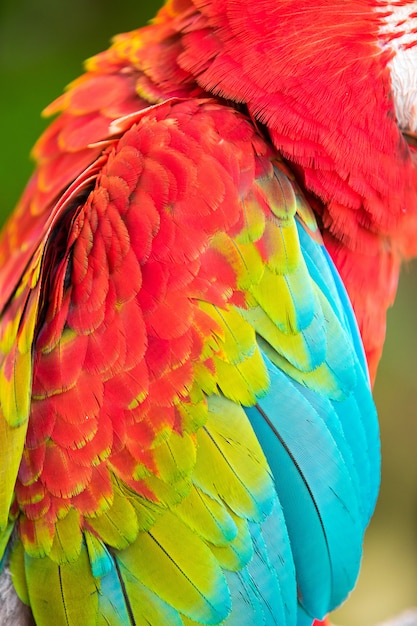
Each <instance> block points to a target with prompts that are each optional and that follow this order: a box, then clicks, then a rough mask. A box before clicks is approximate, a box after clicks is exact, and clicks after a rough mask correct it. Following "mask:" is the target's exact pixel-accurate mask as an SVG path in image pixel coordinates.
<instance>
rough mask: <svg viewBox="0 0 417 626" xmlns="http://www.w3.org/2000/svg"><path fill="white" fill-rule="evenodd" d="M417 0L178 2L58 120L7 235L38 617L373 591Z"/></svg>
mask: <svg viewBox="0 0 417 626" xmlns="http://www.w3.org/2000/svg"><path fill="white" fill-rule="evenodd" d="M412 4H413V3H412V2H410V3H397V4H395V3H394V4H393V6H392V7H391V5H389V6H388V5H387V6H385V4H384V3H380V2H376V1H371V0H368V1H364V0H362V1H354V2H351V3H349V6H348V7H347V6H345V3H341V2H338V1H336V0H335V1H334V2H332V3H331V4H330V5H329V3H327V2H324V1H323V2H317V3H315V5H314V7H313V8H312V6H311V3H309V2H306V3H303V4H302V5H300V3H295V2H293V1H290V0H283V1H281V2H277V1H276V0H264V1H258V2H254V3H250V2H246V1H244V2H239V3H236V2H233V1H232V0H211V1H208V0H205V1H204V2H203V1H202V0H193V1H191V0H173V1H170V2H168V3H167V4H166V5H165V7H164V8H163V9H162V10H161V11H160V13H159V14H158V16H157V18H156V19H155V21H154V23H153V24H152V25H150V26H148V27H147V28H144V29H140V30H138V31H133V32H132V33H127V34H125V35H121V36H119V37H117V38H116V40H115V42H114V44H113V45H112V47H111V48H110V49H109V50H108V51H106V52H104V53H102V54H100V55H98V56H96V57H94V58H93V59H91V60H90V61H89V62H88V64H87V72H86V74H85V75H84V76H82V77H81V78H80V79H78V80H77V81H75V82H74V83H73V84H72V85H71V87H70V89H69V90H68V91H67V92H66V93H65V94H64V95H63V96H62V97H61V98H59V99H58V100H57V101H56V102H55V103H54V104H53V105H51V107H49V109H48V113H50V114H54V113H60V115H59V116H58V117H57V118H56V119H55V121H54V122H53V123H52V124H51V126H50V127H49V129H48V130H47V131H46V133H45V134H44V135H43V136H42V137H41V139H40V140H39V142H38V144H37V146H36V147H35V156H36V159H37V169H36V171H35V173H34V175H33V177H32V179H31V181H30V182H29V185H28V187H27V189H26V191H25V193H24V195H23V197H22V200H21V202H20V204H19V206H18V208H17V210H16V212H15V213H14V215H13V216H12V218H11V219H10V221H9V222H8V224H7V226H6V228H5V230H4V232H3V237H2V239H1V242H0V263H1V274H0V281H1V284H0V309H1V325H0V350H1V369H0V404H1V415H0V437H1V449H2V450H4V451H5V452H4V453H3V455H2V457H1V466H0V468H1V469H0V472H1V490H0V529H1V531H2V535H1V539H0V546H1V547H2V552H3V554H4V562H5V563H6V562H9V563H10V568H11V572H12V576H13V581H14V584H15V588H16V591H17V593H18V595H19V597H20V598H21V599H22V600H23V602H25V603H27V604H28V605H30V607H31V610H32V612H33V615H34V619H35V621H36V623H37V624H41V625H42V624H48V623H50V620H51V615H53V619H54V623H57V624H72V625H74V626H78V625H81V624H83V625H84V624H87V625H89V624H114V625H118V624H120V625H123V626H124V625H127V624H142V623H143V624H145V623H148V624H152V625H155V626H157V625H159V624H173V625H174V624H195V623H200V624H201V623H202V624H223V623H224V624H228V625H229V626H231V625H233V624H239V625H240V624H242V625H243V624H246V623H247V624H249V623H251V624H252V623H256V624H262V623H263V624H266V625H269V624H279V625H281V626H285V625H288V626H290V625H294V626H295V625H296V624H297V625H299V626H303V625H304V624H305V625H306V626H307V625H308V626H310V625H311V623H312V622H313V620H314V618H322V617H323V616H324V615H326V613H327V612H328V611H329V610H331V609H332V608H334V607H335V606H337V605H338V604H340V603H341V602H342V601H343V599H344V598H345V597H346V595H347V593H348V592H349V591H350V590H351V589H352V587H353V586H354V583H355V580H356V577H357V573H358V568H359V564H360V558H361V546H362V540H363V534H364V531H365V529H366V526H367V524H368V522H369V519H370V516H371V515H372V512H373V508H374V505H375V500H376V496H377V491H378V485H379V441H378V426H377V420H376V413H375V408H374V405H373V402H372V397H371V391H370V381H369V377H368V371H367V362H366V359H365V352H366V356H367V361H368V365H369V367H370V370H371V376H372V378H373V376H374V374H375V370H376V365H377V361H378V358H379V356H380V352H381V348H382V343H383V336H384V327H385V326H384V324H385V312H386V308H387V306H388V305H389V304H390V303H391V301H392V299H393V296H394V293H395V287H396V281H397V277H398V269H399V264H400V261H401V259H402V258H403V257H404V256H406V255H407V254H412V253H413V252H414V250H413V245H415V243H414V242H413V241H412V238H411V237H410V231H411V229H412V227H413V226H414V223H415V213H414V214H413V208H414V198H415V193H416V178H415V160H414V159H415V157H414V152H413V146H412V145H409V144H408V143H407V142H406V141H405V140H404V138H403V135H402V132H401V129H400V128H399V126H398V124H397V120H396V117H397V119H398V120H399V121H400V123H401V124H402V126H404V128H403V130H404V131H407V132H409V133H410V132H411V133H412V132H413V131H415V128H414V126H413V124H415V118H414V117H412V115H413V114H412V110H413V109H412V106H411V118H409V117H407V111H409V109H410V104H409V103H405V104H404V105H402V104H401V102H400V101H399V99H398V98H396V100H395V102H394V95H396V94H397V91H396V88H395V85H394V86H393V77H395V76H396V72H397V69H396V67H395V65H394V61H395V59H396V58H397V57H398V56H400V55H401V54H402V53H403V50H407V51H408V50H411V51H412V52H413V50H415V48H413V46H412V45H411V43H410V41H411V42H412V43H413V44H414V42H415V39H416V34H415V31H416V25H415V22H416V16H415V15H414V14H413V13H412ZM398 7H399V8H398ZM404 7H406V8H405V10H406V11H408V13H407V14H406V18H407V21H406V22H405V25H404V24H400V26H399V25H398V24H397V23H396V22H395V19H397V20H398V22H401V20H402V19H403V14H402V13H401V15H399V16H397V13H396V11H397V10H399V11H400V12H401V11H404ZM301 9H302V10H301ZM311 11H313V14H312V15H311ZM341 11H342V13H340V12H341ZM341 15H342V16H343V17H341ZM358 15H360V19H359V18H358ZM312 18H314V19H312ZM353 18H355V19H353ZM356 18H358V19H356ZM400 18H401V19H400ZM321 25H322V27H320V26H321ZM324 26H325V28H324ZM398 28H402V29H403V30H404V33H402V35H401V37H402V38H401V37H400V42H402V46H403V47H402V48H401V47H398V48H396V47H395V46H397V41H398V37H397V36H396V35H398ZM318 33H325V42H323V41H322V39H323V37H318ZM393 42H395V44H394V43H393ZM405 54H406V55H407V54H408V52H406V53H405ZM358 77H360V78H361V79H360V80H359V78H358ZM413 102H415V101H413V100H412V101H411V105H413ZM395 106H396V107H397V108H395ZM414 115H415V114H414ZM404 120H405V121H404ZM410 142H412V139H410ZM414 212H415V209H414ZM332 259H333V260H332ZM365 286H366V290H365V288H364V287H365ZM345 288H346V289H347V292H348V294H349V297H350V299H351V301H352V303H353V306H354V309H355V314H356V318H357V320H358V323H359V328H360V331H361V333H360V334H359V332H358V328H357V323H356V319H355V316H354V313H353V309H352V307H351V304H350V301H349V298H348V295H347V293H346V291H345ZM362 341H363V344H364V348H365V352H364V350H363V348H362Z"/></svg>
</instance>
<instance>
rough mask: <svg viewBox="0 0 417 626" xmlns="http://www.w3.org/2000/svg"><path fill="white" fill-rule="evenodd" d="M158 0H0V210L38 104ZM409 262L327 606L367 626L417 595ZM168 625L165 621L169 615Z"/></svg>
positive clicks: (40, 124)
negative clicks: (375, 486)
mask: <svg viewBox="0 0 417 626" xmlns="http://www.w3.org/2000/svg"><path fill="white" fill-rule="evenodd" d="M161 3H162V2H161V1H159V2H157V1H155V0H148V1H147V2H144V1H143V0H142V1H140V0H137V1H136V2H133V1H132V0H119V1H118V2H113V1H112V0H71V2H68V1H66V0H61V1H58V2H57V1H56V0H55V1H54V0H36V2H33V0H20V1H19V0H18V1H16V0H2V1H1V5H0V94H1V97H0V138H1V149H0V218H1V219H2V220H3V219H4V218H5V216H7V214H9V213H10V211H11V210H12V208H13V206H14V204H15V203H16V201H17V199H18V196H19V194H20V192H21V190H22V188H23V185H24V183H25V181H26V180H27V178H28V176H29V174H30V172H31V169H32V164H31V162H30V161H29V158H28V154H29V151H30V148H31V146H32V145H33V143H34V141H35V140H36V138H37V137H38V135H39V133H40V132H41V130H42V129H43V128H44V127H45V126H46V123H47V122H46V121H45V120H42V119H41V118H40V115H39V113H40V111H41V110H42V109H43V108H44V107H45V106H46V105H47V104H48V103H49V102H51V101H52V100H53V99H54V98H55V97H57V96H58V95H59V94H60V93H61V91H62V89H63V87H64V86H65V85H67V84H68V83H69V82H70V81H71V80H72V79H74V78H76V77H77V76H78V75H79V74H80V73H81V62H82V60H83V59H85V58H87V57H89V56H91V55H92V54H94V53H95V52H99V51H100V50H102V49H104V48H106V47H107V46H108V42H109V40H110V38H111V36H112V35H113V34H116V33H118V32H123V31H126V30H130V29H132V28H136V27H137V26H139V25H141V24H144V23H145V22H146V20H148V19H149V18H151V17H152V15H153V14H154V13H155V10H156V9H157V8H158V7H159V6H160V5H161ZM416 287H417V264H416V263H414V264H412V265H410V266H409V267H406V268H405V269H404V272H403V275H402V279H401V283H400V289H399V294H398V299H397V302H396V305H395V307H394V309H393V310H392V311H390V314H389V319H388V336H387V342H386V347H385V351H384V356H383V359H382V363H381V366H380V371H379V375H378V379H377V384H376V388H375V396H376V402H377V405H378V410H379V414H380V421H381V430H382V450H383V477H382V490H381V496H380V500H379V504H378V507H377V512H376V514H375V516H374V519H373V521H372V523H371V527H370V530H369V531H368V534H367V539H366V543H365V556H364V562H363V567H362V573H361V576H360V579H359V583H358V586H357V588H356V590H355V592H354V593H353V594H352V596H351V598H350V599H349V600H348V602H347V603H346V605H345V606H344V607H343V608H342V609H340V610H339V611H338V612H337V613H336V614H335V616H334V618H333V619H334V621H335V622H336V623H338V624H341V625H343V626H370V625H371V624H375V623H376V622H377V621H379V620H381V619H383V618H387V617H388V616H390V615H393V614H395V613H397V612H399V611H401V610H402V609H403V608H405V607H408V606H411V605H417V533H416V529H417V525H416V516H417V454H416V442H417V373H416V369H417V327H416V323H417V315H416V305H417V288H416ZM167 626H169V625H167Z"/></svg>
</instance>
